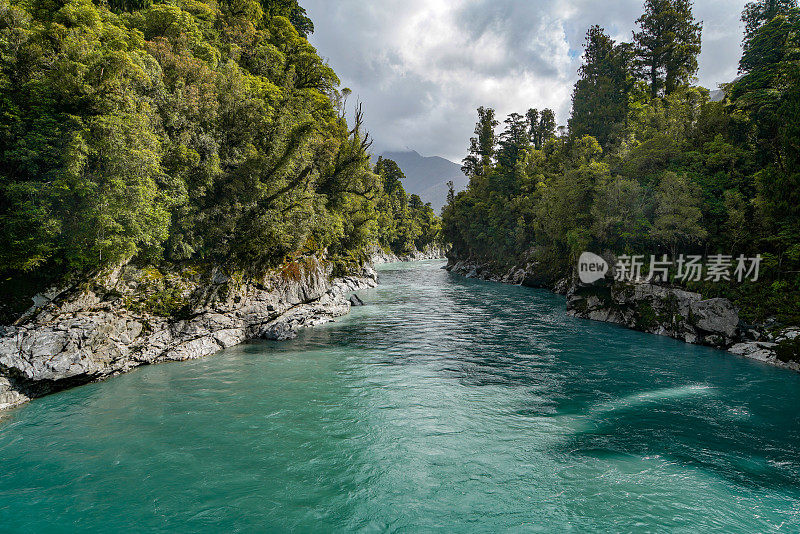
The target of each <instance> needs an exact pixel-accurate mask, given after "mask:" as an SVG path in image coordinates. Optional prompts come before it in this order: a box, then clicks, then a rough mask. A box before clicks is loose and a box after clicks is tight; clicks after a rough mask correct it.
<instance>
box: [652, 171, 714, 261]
mask: <svg viewBox="0 0 800 534" xmlns="http://www.w3.org/2000/svg"><path fill="white" fill-rule="evenodd" d="M700 202H701V199H700V195H699V191H698V190H697V187H696V186H695V185H694V184H692V183H691V182H689V181H688V180H687V179H686V176H685V175H679V174H677V173H674V172H665V173H664V174H663V175H662V177H661V181H660V183H659V184H658V188H657V189H656V196H655V215H656V216H655V220H654V221H653V228H652V230H651V232H650V234H651V236H652V237H653V239H655V240H656V241H657V242H658V243H660V244H662V245H664V246H666V247H668V248H669V250H670V252H671V253H672V256H673V257H675V256H676V254H677V249H678V247H679V246H680V245H692V244H698V243H700V242H701V241H702V240H703V239H705V238H706V236H707V235H708V233H707V232H706V230H705V229H704V228H703V226H702V224H701V220H702V218H703V213H702V211H701V210H700Z"/></svg>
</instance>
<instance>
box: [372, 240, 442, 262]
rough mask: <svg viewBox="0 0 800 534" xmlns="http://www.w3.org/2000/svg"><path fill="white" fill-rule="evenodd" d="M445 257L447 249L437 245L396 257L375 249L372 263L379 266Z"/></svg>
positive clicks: (390, 253) (380, 249)
mask: <svg viewBox="0 0 800 534" xmlns="http://www.w3.org/2000/svg"><path fill="white" fill-rule="evenodd" d="M446 257H447V249H445V248H444V247H442V246H439V245H430V246H427V247H425V249H424V250H421V251H420V250H416V249H415V250H414V251H413V252H411V253H409V254H401V255H399V256H398V255H397V254H394V253H393V252H390V251H386V250H384V249H382V248H375V249H374V250H373V251H372V263H373V264H374V265H379V264H382V263H395V262H398V261H422V260H439V259H445V258H446Z"/></svg>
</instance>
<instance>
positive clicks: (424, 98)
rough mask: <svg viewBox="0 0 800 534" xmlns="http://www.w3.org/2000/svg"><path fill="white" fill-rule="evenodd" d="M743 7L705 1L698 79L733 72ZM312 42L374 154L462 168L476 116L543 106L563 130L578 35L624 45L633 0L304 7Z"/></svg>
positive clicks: (420, 0) (737, 1) (350, 2)
mask: <svg viewBox="0 0 800 534" xmlns="http://www.w3.org/2000/svg"><path fill="white" fill-rule="evenodd" d="M745 1H746V0H703V1H702V2H698V3H697V5H696V6H695V16H696V17H697V18H698V19H699V20H703V22H704V28H703V52H702V54H701V56H700V72H699V74H698V78H699V82H700V83H701V84H702V85H704V86H706V87H710V88H715V87H716V86H717V84H718V83H722V82H726V81H730V80H731V79H732V78H733V77H734V76H735V75H736V67H737V64H738V60H739V55H740V48H739V42H740V40H741V32H742V28H741V24H740V22H739V14H740V13H741V11H742V8H743V6H744V3H745ZM301 3H302V4H303V6H304V7H305V8H306V9H307V11H308V13H309V15H310V16H311V18H312V20H313V21H314V24H315V26H316V33H315V34H314V35H313V36H312V38H311V41H312V43H313V44H314V45H315V46H316V47H317V48H318V50H319V52H320V54H321V55H322V56H323V57H326V58H328V59H329V61H330V64H331V66H332V67H333V68H334V69H335V70H336V72H337V73H338V74H339V77H340V78H341V79H342V85H343V86H345V87H350V88H351V89H352V90H353V93H354V96H357V97H358V98H359V99H360V100H361V101H362V102H363V103H364V109H365V112H366V120H367V127H368V129H369V130H370V132H371V133H372V135H373V137H374V138H375V140H376V143H375V149H376V151H381V150H391V149H403V148H412V149H415V150H417V151H419V152H420V153H422V154H424V155H441V156H444V157H446V158H449V159H452V160H454V161H459V160H460V159H461V158H462V157H463V155H464V152H465V150H466V147H467V145H468V140H469V137H470V135H471V133H472V129H473V127H474V123H475V115H476V114H475V109H476V108H477V107H478V106H482V105H484V106H491V107H494V108H496V109H497V111H498V115H499V116H500V118H501V119H502V117H503V116H505V115H507V114H508V113H511V112H513V111H518V112H523V111H525V110H526V109H528V108H530V107H538V108H543V107H550V108H553V109H554V110H555V111H556V113H557V116H558V120H559V122H560V123H564V122H565V121H566V119H567V117H568V114H569V109H570V96H571V93H572V85H573V84H574V83H575V79H576V78H577V69H578V67H579V66H580V55H581V52H582V45H583V40H584V35H585V33H586V29H587V28H588V27H589V26H590V25H592V24H599V25H601V26H603V27H604V28H606V30H607V31H608V32H609V33H610V34H611V35H612V36H613V37H614V38H615V39H617V40H630V39H631V32H632V30H633V29H634V28H635V21H636V19H637V18H638V17H639V15H640V14H641V10H642V1H641V0H615V1H605V2H597V1H596V0H567V1H564V0H560V1H559V0H379V1H374V0H373V1H372V2H364V1H363V0H334V1H331V0H301Z"/></svg>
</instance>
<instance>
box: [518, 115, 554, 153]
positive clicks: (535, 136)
mask: <svg viewBox="0 0 800 534" xmlns="http://www.w3.org/2000/svg"><path fill="white" fill-rule="evenodd" d="M525 116H526V118H527V119H528V128H529V130H528V132H529V136H530V139H531V143H533V146H534V148H535V149H536V150H541V149H542V148H544V144H545V142H547V140H548V139H552V138H553V137H555V135H556V114H555V113H554V112H553V110H552V109H543V110H542V111H541V113H540V112H539V110H538V109H535V108H534V109H529V110H528V112H527V113H526V114H525Z"/></svg>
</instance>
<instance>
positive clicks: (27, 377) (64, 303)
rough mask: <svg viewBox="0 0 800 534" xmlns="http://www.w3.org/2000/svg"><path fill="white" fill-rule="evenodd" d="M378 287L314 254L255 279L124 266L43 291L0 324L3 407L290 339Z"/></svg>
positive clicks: (369, 275)
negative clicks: (339, 272)
mask: <svg viewBox="0 0 800 534" xmlns="http://www.w3.org/2000/svg"><path fill="white" fill-rule="evenodd" d="M375 285H377V275H376V273H375V271H374V270H373V269H372V268H371V267H365V268H364V269H363V271H362V272H361V273H358V276H350V277H343V278H337V279H332V278H331V268H330V266H329V265H328V264H326V263H324V262H321V261H318V260H317V259H315V258H305V259H303V260H301V261H296V262H292V263H289V264H287V265H285V266H284V267H283V268H281V269H279V270H276V271H274V272H272V273H269V274H267V275H265V276H263V277H261V278H260V279H258V280H244V279H243V278H242V277H241V276H238V275H236V274H229V273H225V272H224V271H223V270H222V269H215V270H213V271H211V272H208V273H203V274H200V273H197V272H194V271H193V270H192V269H184V270H182V271H180V272H162V271H159V270H157V269H153V268H147V269H139V268H136V267H134V266H132V265H123V266H120V267H119V268H117V269H115V270H114V271H113V272H110V273H106V274H104V275H102V276H98V277H96V278H95V279H94V280H92V281H90V282H88V283H83V284H81V285H79V286H76V287H71V288H64V289H58V290H52V291H51V292H49V293H48V294H46V295H37V297H36V298H35V299H34V302H35V305H34V307H32V308H31V309H30V310H29V311H28V312H27V313H26V314H25V315H23V316H22V317H21V318H20V319H19V320H18V321H17V322H16V323H15V324H14V325H12V326H2V327H0V409H7V408H11V407H14V406H17V405H20V404H22V403H24V402H26V401H28V400H30V399H31V398H34V397H39V396H42V395H45V394H48V393H51V392H54V391H58V390H60V389H65V388H68V387H72V386H76V385H80V384H85V383H88V382H93V381H97V380H102V379H105V378H108V377H110V376H114V375H116V374H119V373H123V372H126V371H129V370H130V369H132V368H134V367H137V366H139V365H146V364H153V363H159V362H165V361H180V360H189V359H195V358H201V357H203V356H207V355H209V354H212V353H214V352H216V351H218V350H220V349H224V348H227V347H230V346H233V345H236V344H238V343H242V342H243V341H246V340H249V339H275V340H280V339H288V338H291V337H293V336H294V335H295V333H296V332H297V330H298V329H300V328H303V327H307V326H314V325H318V324H322V323H325V322H328V321H330V320H332V319H333V318H335V317H339V316H341V315H344V314H346V313H347V312H348V311H349V309H350V306H351V304H350V301H349V300H348V296H349V295H350V294H351V293H352V292H353V291H356V290H359V289H363V288H368V287H374V286H375Z"/></svg>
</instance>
